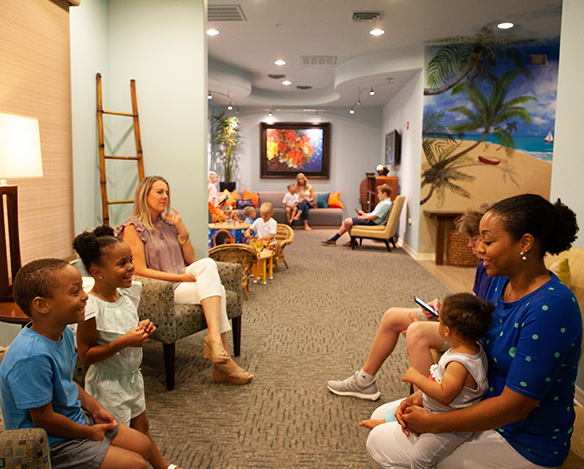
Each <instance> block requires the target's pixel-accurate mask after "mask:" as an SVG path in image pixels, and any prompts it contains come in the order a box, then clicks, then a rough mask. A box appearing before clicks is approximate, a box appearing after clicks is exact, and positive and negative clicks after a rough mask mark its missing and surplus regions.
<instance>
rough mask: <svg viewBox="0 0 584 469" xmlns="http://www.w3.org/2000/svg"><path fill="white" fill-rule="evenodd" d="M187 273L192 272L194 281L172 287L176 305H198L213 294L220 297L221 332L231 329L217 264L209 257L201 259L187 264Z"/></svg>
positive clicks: (223, 288)
mask: <svg viewBox="0 0 584 469" xmlns="http://www.w3.org/2000/svg"><path fill="white" fill-rule="evenodd" d="M186 272H187V273H188V274H193V275H194V276H195V278H196V279H197V281H196V282H182V283H180V284H179V285H178V286H177V287H176V288H175V289H174V302H175V304H177V305H200V304H201V300H204V299H205V298H210V297H213V296H220V297H221V322H220V330H221V333H222V334H223V333H224V332H227V331H229V330H231V325H230V324H229V319H228V318H227V300H226V298H225V287H224V286H223V285H221V278H220V277H219V272H217V264H215V261H214V260H213V259H210V258H208V257H207V258H205V259H201V260H200V261H196V262H194V263H193V264H191V265H189V266H188V267H187V269H186Z"/></svg>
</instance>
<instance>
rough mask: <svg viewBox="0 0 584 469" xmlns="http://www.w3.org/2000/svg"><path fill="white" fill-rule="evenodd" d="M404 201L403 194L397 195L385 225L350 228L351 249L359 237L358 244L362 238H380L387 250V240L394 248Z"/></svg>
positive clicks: (388, 248) (389, 249)
mask: <svg viewBox="0 0 584 469" xmlns="http://www.w3.org/2000/svg"><path fill="white" fill-rule="evenodd" d="M405 201H406V196H405V195H398V196H397V197H396V198H395V200H394V201H393V207H392V209H391V213H390V214H389V219H388V220H387V223H386V224H385V225H377V226H364V225H356V226H353V228H351V243H352V244H353V249H355V246H356V245H357V238H359V239H360V240H359V244H361V243H362V242H363V238H368V239H381V240H383V242H384V243H385V246H386V247H387V250H388V251H390V252H391V248H390V247H389V242H390V241H391V244H393V247H394V248H395V247H396V246H395V240H394V236H395V235H396V233H397V224H398V222H399V216H400V214H401V211H402V208H403V206H404V203H405Z"/></svg>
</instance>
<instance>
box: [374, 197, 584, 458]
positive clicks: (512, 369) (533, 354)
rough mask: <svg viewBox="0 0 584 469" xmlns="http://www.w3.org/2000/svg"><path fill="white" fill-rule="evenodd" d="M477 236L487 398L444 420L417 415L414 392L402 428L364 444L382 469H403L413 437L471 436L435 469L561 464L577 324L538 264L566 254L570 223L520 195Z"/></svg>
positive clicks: (572, 302) (500, 207)
mask: <svg viewBox="0 0 584 469" xmlns="http://www.w3.org/2000/svg"><path fill="white" fill-rule="evenodd" d="M480 231H481V243H480V245H479V249H478V252H479V253H480V254H481V255H482V258H483V264H484V266H485V267H486V269H487V273H488V275H489V276H490V277H493V281H492V282H491V285H490V286H489V290H488V292H487V295H486V298H485V300H486V301H492V302H493V303H494V304H495V305H496V309H495V311H494V313H493V325H492V327H491V329H490V330H489V332H488V333H487V335H486V337H485V338H484V339H482V344H483V346H484V348H485V351H486V352H487V355H488V359H489V373H488V376H489V392H488V394H487V396H486V398H485V399H484V400H483V401H482V402H480V403H478V404H475V405H473V406H471V407H467V408H465V409H462V410H456V411H452V412H447V413H444V414H429V413H428V412H427V411H425V410H424V409H423V408H422V407H421V393H419V392H418V393H415V394H413V395H411V396H410V397H408V398H407V399H405V400H404V401H403V402H402V403H401V404H400V409H399V410H398V414H397V418H398V422H399V423H400V424H401V426H400V425H399V424H395V425H390V424H385V425H380V426H379V427H376V428H375V430H373V431H372V432H371V434H370V435H369V438H368V440H367V449H368V451H369V454H370V455H371V456H372V458H373V459H374V460H375V461H376V462H377V463H378V464H379V465H380V466H381V467H410V453H411V449H412V446H413V445H412V441H413V440H412V439H415V438H416V436H415V434H414V432H416V433H425V432H433V433H440V432H469V431H470V432H477V433H476V434H475V435H474V436H473V437H472V438H471V439H470V440H469V441H467V442H466V443H464V444H463V445H461V446H460V447H458V448H457V449H456V450H455V451H454V452H453V453H452V454H451V455H450V456H447V457H446V458H445V459H443V460H442V461H441V462H440V463H439V464H438V465H437V467H438V468H439V469H446V468H448V469H458V468H463V467H485V465H488V467H491V468H499V467H500V468H540V467H558V466H560V465H561V464H562V462H563V461H564V460H565V459H566V457H567V456H568V452H569V450H570V437H571V435H572V431H573V424H574V418H575V416H574V410H573V401H574V392H575V383H576V375H577V372H578V360H579V358H580V353H581V348H582V315H581V313H580V308H579V306H578V303H577V301H576V298H575V297H574V295H573V294H572V292H571V291H570V290H569V289H568V288H567V287H566V286H564V285H563V284H562V283H561V282H560V280H559V279H558V278H557V277H556V276H555V275H554V274H553V273H551V272H550V271H548V270H547V268H546V267H545V264H544V261H543V257H544V255H545V254H546V253H548V252H549V253H551V254H558V253H560V252H562V251H565V250H566V249H568V248H569V247H570V246H571V245H572V243H573V242H574V240H575V239H576V233H577V231H578V225H577V222H576V215H575V214H574V212H573V211H572V210H570V209H569V208H568V207H566V206H565V205H564V204H562V203H561V202H560V201H559V200H558V201H557V202H556V203H555V204H553V205H552V204H551V203H550V202H548V201H547V200H545V199H544V198H543V197H540V196H538V195H534V194H523V195H519V196H515V197H510V198H508V199H504V200H502V201H500V202H498V203H496V204H495V205H493V206H492V207H491V208H490V209H489V210H488V211H487V213H486V214H485V215H484V216H483V218H482V220H481V225H480ZM402 429H403V431H402ZM376 431H377V433H376Z"/></svg>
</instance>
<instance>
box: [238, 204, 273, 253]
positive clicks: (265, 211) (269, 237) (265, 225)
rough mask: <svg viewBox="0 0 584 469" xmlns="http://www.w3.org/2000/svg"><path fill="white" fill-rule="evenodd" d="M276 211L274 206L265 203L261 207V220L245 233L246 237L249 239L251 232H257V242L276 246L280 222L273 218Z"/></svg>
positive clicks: (255, 222) (256, 221)
mask: <svg viewBox="0 0 584 469" xmlns="http://www.w3.org/2000/svg"><path fill="white" fill-rule="evenodd" d="M273 213H274V210H273V208H272V204H271V203H269V202H265V203H263V204H262V206H261V207H260V218H258V219H257V220H255V221H254V222H253V223H252V225H251V226H250V227H249V228H248V229H247V231H246V232H245V237H246V238H249V237H250V236H251V232H252V231H255V232H256V233H257V234H258V239H257V241H260V242H262V241H265V242H269V243H271V244H276V232H277V231H278V222H276V220H274V219H273V218H272V215H273Z"/></svg>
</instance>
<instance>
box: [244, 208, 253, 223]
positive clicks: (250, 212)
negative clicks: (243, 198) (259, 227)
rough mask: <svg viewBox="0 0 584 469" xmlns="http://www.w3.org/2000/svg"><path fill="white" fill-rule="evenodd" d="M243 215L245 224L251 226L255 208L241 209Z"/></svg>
mask: <svg viewBox="0 0 584 469" xmlns="http://www.w3.org/2000/svg"><path fill="white" fill-rule="evenodd" d="M243 214H244V215H245V222H246V223H247V224H248V225H251V224H253V222H254V221H255V216H256V209H255V207H252V206H251V205H248V206H247V207H245V208H244V209H243Z"/></svg>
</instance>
